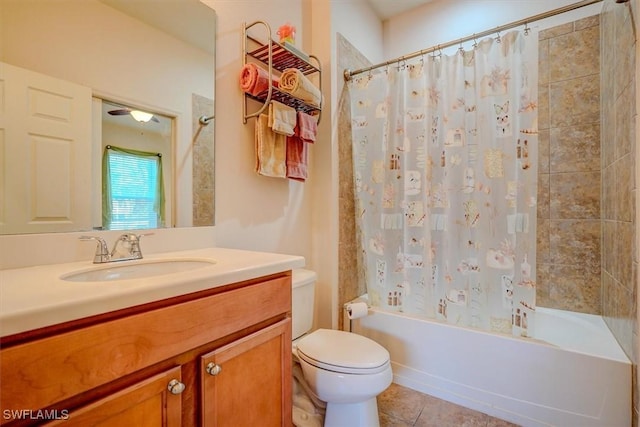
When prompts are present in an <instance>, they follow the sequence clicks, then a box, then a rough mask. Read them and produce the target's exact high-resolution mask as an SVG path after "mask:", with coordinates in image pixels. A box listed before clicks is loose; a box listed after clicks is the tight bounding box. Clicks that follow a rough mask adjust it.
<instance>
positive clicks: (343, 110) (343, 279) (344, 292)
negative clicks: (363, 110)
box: [336, 33, 371, 329]
mask: <svg viewBox="0 0 640 427" xmlns="http://www.w3.org/2000/svg"><path fill="white" fill-rule="evenodd" d="M336 37H337V38H336V42H337V45H338V53H337V58H338V69H339V70H357V69H359V68H364V67H367V66H369V65H371V62H370V61H369V60H367V59H366V58H365V57H364V55H362V54H361V53H360V51H358V49H356V48H355V47H354V46H353V45H352V44H351V43H349V41H347V39H346V38H344V37H343V36H342V35H341V34H339V33H338V34H337V35H336ZM338 110H339V111H338V153H339V156H338V170H339V172H338V173H339V186H340V188H339V196H338V197H339V207H338V222H339V224H340V225H339V249H338V259H339V260H340V261H339V262H340V265H339V266H338V283H339V285H338V327H339V328H340V329H342V328H343V321H344V319H343V310H342V306H343V305H344V304H345V303H346V302H349V301H351V300H352V299H354V298H357V297H359V296H360V295H362V294H364V293H365V292H367V289H366V284H365V283H364V274H359V273H358V272H359V271H360V268H361V263H360V261H359V255H360V254H361V250H360V249H359V248H360V245H359V244H358V238H357V236H356V214H355V196H354V193H353V157H352V155H351V104H350V103H349V89H348V87H347V85H346V84H345V85H344V88H343V90H342V93H341V94H340V103H339V105H338Z"/></svg>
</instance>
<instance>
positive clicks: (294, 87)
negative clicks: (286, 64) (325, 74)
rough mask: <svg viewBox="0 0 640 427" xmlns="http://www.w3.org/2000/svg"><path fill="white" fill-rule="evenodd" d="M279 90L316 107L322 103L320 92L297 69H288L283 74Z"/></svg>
mask: <svg viewBox="0 0 640 427" xmlns="http://www.w3.org/2000/svg"><path fill="white" fill-rule="evenodd" d="M279 89H280V90H281V91H283V92H286V93H288V94H290V95H292V96H295V97H296V98H299V99H301V100H303V101H305V102H306V103H308V104H311V105H315V106H316V107H319V106H320V102H321V101H322V94H321V93H320V90H319V89H318V88H317V87H315V86H314V84H313V83H311V80H309V79H308V78H307V77H306V76H305V75H304V74H302V71H300V70H298V69H297V68H287V69H286V70H284V71H283V72H282V75H281V76H280V87H279Z"/></svg>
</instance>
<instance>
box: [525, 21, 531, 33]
mask: <svg viewBox="0 0 640 427" xmlns="http://www.w3.org/2000/svg"><path fill="white" fill-rule="evenodd" d="M530 31H531V28H529V23H528V22H525V23H524V35H525V36H528V35H529V32H530Z"/></svg>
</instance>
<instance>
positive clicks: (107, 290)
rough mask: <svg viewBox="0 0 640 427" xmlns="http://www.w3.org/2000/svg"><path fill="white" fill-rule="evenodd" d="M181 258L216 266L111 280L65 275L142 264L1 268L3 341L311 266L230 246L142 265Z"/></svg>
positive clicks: (158, 257)
mask: <svg viewBox="0 0 640 427" xmlns="http://www.w3.org/2000/svg"><path fill="white" fill-rule="evenodd" d="M178 258H185V259H209V260H214V261H215V263H214V264H211V266H206V267H202V268H198V269H195V270H190V271H184V272H180V273H173V274H166V275H161V276H153V277H147V278H139V279H128V280H117V281H106V282H69V281H65V280H62V279H61V278H60V277H61V276H63V275H65V274H69V273H71V272H74V271H81V270H87V269H92V268H104V267H106V266H116V265H124V264H125V263H135V262H139V261H121V262H117V263H110V264H93V263H92V260H87V261H82V262H73V263H67V264H53V265H43V266H36V267H27V268H16V269H9V270H0V337H4V336H7V335H12V334H16V333H19V332H26V331H30V330H33V329H37V328H41V327H44V326H51V325H55V324H58V323H62V322H67V321H70V320H76V319H81V318H84V317H88V316H93V315H96V314H102V313H107V312H110V311H114V310H119V309H123V308H127V307H133V306H136V305H140V304H144V303H148V302H153V301H158V300H162V299H165V298H171V297H176V296H179V295H184V294H188V293H191V292H197V291H201V290H205V289H210V288H215V287H217V286H223V285H227V284H230V283H235V282H240V281H243V280H249V279H252V278H255V277H261V276H266V275H269V274H275V273H279V272H283V271H287V270H293V269H296V268H300V267H304V265H305V260H304V258H303V257H301V256H293V255H283V254H275V253H267V252H251V251H243V250H237V249H225V248H208V249H197V250H189V251H179V252H167V253H162V254H154V255H149V256H145V258H144V259H143V260H142V261H145V262H149V261H152V260H162V259H178Z"/></svg>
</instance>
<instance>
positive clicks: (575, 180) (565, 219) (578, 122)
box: [536, 15, 601, 314]
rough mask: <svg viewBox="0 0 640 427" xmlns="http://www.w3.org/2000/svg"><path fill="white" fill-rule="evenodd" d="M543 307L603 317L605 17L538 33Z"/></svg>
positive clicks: (539, 297) (539, 298) (540, 292)
mask: <svg viewBox="0 0 640 427" xmlns="http://www.w3.org/2000/svg"><path fill="white" fill-rule="evenodd" d="M538 79H539V88H538V99H539V108H540V109H539V123H538V127H539V130H540V135H539V141H540V142H539V143H540V147H539V148H540V149H539V153H540V155H539V164H538V174H539V180H538V227H537V230H538V231H537V232H538V236H537V283H538V292H537V301H536V303H537V305H540V306H545V307H551V308H559V309H563V310H571V311H579V312H585V313H592V314H600V312H601V300H600V294H601V292H600V289H601V286H600V281H601V279H600V275H601V271H600V270H601V260H600V253H601V244H600V242H601V234H600V229H601V220H600V210H601V208H600V191H601V186H600V174H601V172H600V16H599V15H595V16H592V17H588V18H584V19H581V20H578V21H575V22H570V23H567V24H563V25H560V26H557V27H553V28H550V29H547V30H543V31H541V32H540V33H539V77H538Z"/></svg>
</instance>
